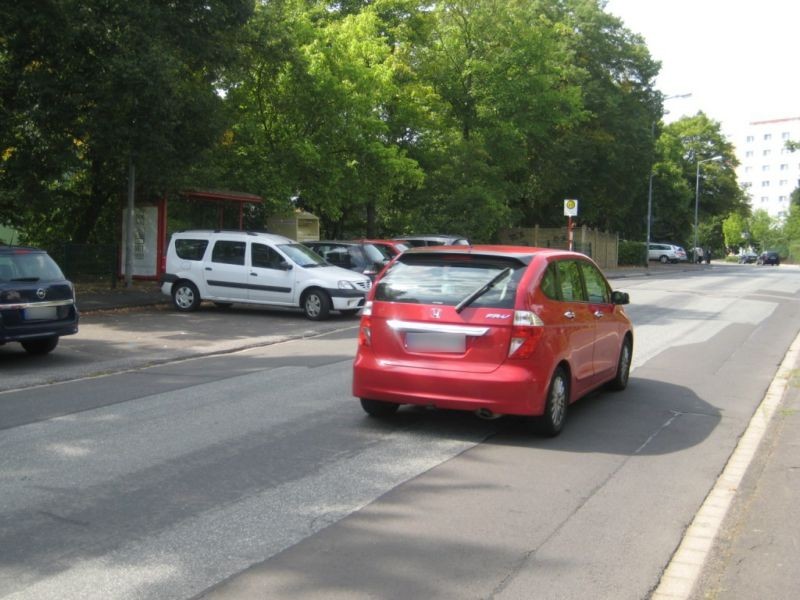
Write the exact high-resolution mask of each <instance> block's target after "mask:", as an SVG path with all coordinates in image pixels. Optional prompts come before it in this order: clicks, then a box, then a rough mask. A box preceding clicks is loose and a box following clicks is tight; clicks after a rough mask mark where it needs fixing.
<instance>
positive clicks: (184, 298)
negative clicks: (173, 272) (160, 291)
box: [172, 281, 201, 312]
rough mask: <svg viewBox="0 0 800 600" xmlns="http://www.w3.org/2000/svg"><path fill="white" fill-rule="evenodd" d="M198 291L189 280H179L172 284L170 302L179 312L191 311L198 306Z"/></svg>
mask: <svg viewBox="0 0 800 600" xmlns="http://www.w3.org/2000/svg"><path fill="white" fill-rule="evenodd" d="M200 301H201V300H200V292H198V291H197V286H196V285H195V284H193V283H192V282H191V281H179V282H178V283H176V284H175V285H173V286H172V304H174V305H175V308H176V309H178V310H179V311H181V312H191V311H194V310H197V309H198V308H199V307H200Z"/></svg>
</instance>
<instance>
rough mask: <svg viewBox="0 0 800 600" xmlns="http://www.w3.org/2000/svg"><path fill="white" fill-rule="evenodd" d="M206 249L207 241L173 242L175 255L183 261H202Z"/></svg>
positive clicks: (181, 240)
mask: <svg viewBox="0 0 800 600" xmlns="http://www.w3.org/2000/svg"><path fill="white" fill-rule="evenodd" d="M207 247H208V240H193V239H180V240H175V254H177V255H178V258H181V259H183V260H203V255H204V254H205V253H206V248H207Z"/></svg>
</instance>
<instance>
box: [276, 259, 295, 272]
mask: <svg viewBox="0 0 800 600" xmlns="http://www.w3.org/2000/svg"><path fill="white" fill-rule="evenodd" d="M278 268H279V269H280V270H281V271H291V270H292V265H290V264H289V263H288V262H286V261H285V260H282V261H281V262H280V264H278Z"/></svg>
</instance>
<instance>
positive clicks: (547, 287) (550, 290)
mask: <svg viewBox="0 0 800 600" xmlns="http://www.w3.org/2000/svg"><path fill="white" fill-rule="evenodd" d="M539 287H540V288H542V293H543V294H544V295H545V296H547V297H548V298H550V299H551V300H558V288H557V287H556V270H555V265H553V263H550V264H549V265H547V270H545V272H544V275H543V276H542V283H541V284H540V286H539Z"/></svg>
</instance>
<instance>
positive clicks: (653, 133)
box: [644, 93, 692, 267]
mask: <svg viewBox="0 0 800 600" xmlns="http://www.w3.org/2000/svg"><path fill="white" fill-rule="evenodd" d="M691 95H692V94H691V93H689V94H674V95H672V96H664V98H663V99H662V102H666V101H667V100H672V99H674V98H688V97H690V96H691ZM650 135H651V136H652V138H653V142H654V143H655V139H656V121H653V126H652V128H651V130H650ZM652 220H653V165H650V180H649V182H648V184H647V242H646V243H645V254H644V256H645V261H644V266H645V267H650V222H651V221H652Z"/></svg>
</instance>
